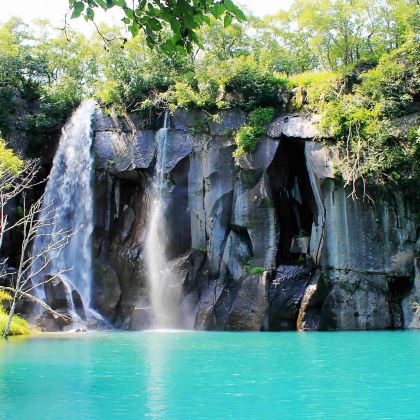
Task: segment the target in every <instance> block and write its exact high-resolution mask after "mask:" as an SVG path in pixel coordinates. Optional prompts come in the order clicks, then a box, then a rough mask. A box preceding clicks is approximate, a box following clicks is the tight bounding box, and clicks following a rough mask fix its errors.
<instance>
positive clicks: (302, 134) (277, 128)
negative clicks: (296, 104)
mask: <svg viewBox="0 0 420 420" xmlns="http://www.w3.org/2000/svg"><path fill="white" fill-rule="evenodd" d="M318 121H319V117H318V116H316V115H300V114H298V115H295V114H285V115H281V116H279V117H277V118H276V119H275V120H274V121H272V122H271V123H270V124H269V126H268V129H267V134H268V135H269V136H270V137H273V138H279V137H281V136H282V135H283V136H286V137H293V138H300V139H314V138H315V137H317V136H318V135H319V132H318V130H317V128H316V123H317V122H318Z"/></svg>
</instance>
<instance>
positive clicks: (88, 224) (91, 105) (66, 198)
mask: <svg viewBox="0 0 420 420" xmlns="http://www.w3.org/2000/svg"><path fill="white" fill-rule="evenodd" d="M95 105H96V104H95V101H93V100H87V101H85V102H83V103H82V104H81V105H80V107H79V108H78V109H77V110H76V111H75V112H74V114H73V115H72V116H71V118H70V119H69V121H68V122H67V123H66V125H65V126H64V128H63V130H62V134H61V138H60V142H59V146H58V150H57V152H56V155H55V157H54V161H53V167H52V170H51V174H50V176H49V179H48V183H47V186H46V189H45V195H44V201H43V208H42V213H41V217H44V218H46V217H52V219H53V220H52V221H51V223H49V225H48V226H46V227H44V228H43V229H44V230H43V232H41V233H48V234H51V233H53V234H54V233H56V232H58V234H59V232H60V231H63V230H64V231H70V232H73V233H74V234H72V236H71V237H70V238H69V243H68V244H67V245H66V246H65V247H64V248H62V249H61V250H60V252H57V250H53V251H51V252H48V255H47V259H51V262H50V263H49V264H48V266H47V267H46V268H45V269H44V270H42V271H41V272H40V273H39V274H38V275H37V278H35V283H37V284H39V286H37V288H36V292H37V294H38V297H39V298H41V299H45V290H44V285H43V284H42V283H43V281H44V280H45V278H46V276H47V275H50V276H51V275H52V276H54V275H57V273H60V272H63V271H64V273H62V274H59V278H60V280H61V281H62V282H63V286H64V289H65V294H66V298H67V309H68V312H69V314H70V315H71V316H72V318H73V320H74V321H78V320H80V317H79V315H78V314H77V313H76V310H75V305H76V302H74V291H77V292H78V294H79V295H80V298H81V300H82V304H83V311H84V314H85V316H86V318H88V319H89V318H97V317H98V314H96V312H95V311H93V310H92V308H91V307H90V298H91V284H92V260H91V258H92V257H91V252H92V230H93V189H92V180H91V174H92V167H93V156H92V152H91V146H92V128H91V125H92V123H91V122H92V116H93V113H94V111H95ZM52 210H53V211H52ZM51 211H52V212H51ZM49 238H50V236H48V237H47V236H42V235H41V236H38V237H37V239H36V240H35V242H34V245H33V254H34V255H36V253H37V252H39V250H42V249H46V247H47V246H48V242H49V240H50V239H49ZM39 264H41V262H40V263H39ZM39 268H40V266H34V267H33V268H32V270H33V272H36V271H38V270H39Z"/></svg>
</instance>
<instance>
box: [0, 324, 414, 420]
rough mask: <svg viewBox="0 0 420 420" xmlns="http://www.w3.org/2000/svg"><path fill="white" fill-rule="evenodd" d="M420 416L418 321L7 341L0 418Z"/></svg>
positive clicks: (0, 345)
mask: <svg viewBox="0 0 420 420" xmlns="http://www.w3.org/2000/svg"><path fill="white" fill-rule="evenodd" d="M146 416H147V417H155V418H164V419H225V418H234V419H284V418H308V419H309V418H311V419H332V418H357V419H414V418H419V416H420V333H419V332H343V333H305V334H300V333H193V332H186V333H160V332H144V333H122V332H121V333H95V334H80V335H76V334H75V335H68V336H65V335H57V336H48V337H36V338H29V339H22V338H20V339H10V340H9V341H8V342H3V341H1V342H0V418H8V419H9V418H10V419H81V418H90V419H113V418H125V419H139V418H143V417H146Z"/></svg>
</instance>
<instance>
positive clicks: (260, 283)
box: [225, 274, 268, 331]
mask: <svg viewBox="0 0 420 420" xmlns="http://www.w3.org/2000/svg"><path fill="white" fill-rule="evenodd" d="M267 306H268V299H267V278H266V274H263V275H258V274H255V275H248V276H246V277H245V278H244V280H243V282H242V284H241V286H240V288H239V291H238V292H237V295H236V298H235V300H234V301H233V304H232V308H231V310H230V312H229V317H228V320H227V324H226V327H225V328H226V329H227V330H247V331H260V330H261V329H262V328H263V323H264V318H265V313H266V311H267Z"/></svg>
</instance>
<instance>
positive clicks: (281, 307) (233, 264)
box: [94, 110, 420, 330]
mask: <svg viewBox="0 0 420 420" xmlns="http://www.w3.org/2000/svg"><path fill="white" fill-rule="evenodd" d="M97 118H98V120H97V121H96V122H95V153H96V157H97V160H96V175H95V185H96V200H95V205H96V214H95V217H96V227H95V233H94V237H95V250H94V253H95V258H96V260H97V263H98V268H97V270H96V277H97V278H96V280H95V292H94V302H95V307H97V308H98V310H99V311H100V312H102V313H104V314H105V315H106V316H107V318H108V319H110V320H111V321H112V322H113V323H114V325H116V326H117V327H119V328H132V329H142V328H147V327H148V325H149V324H150V302H149V297H148V296H149V291H148V284H147V279H146V275H145V268H144V241H145V235H146V228H147V209H148V202H149V200H150V199H151V197H150V195H149V194H150V191H149V186H150V180H151V177H152V174H153V169H154V164H155V161H156V141H158V140H157V139H158V137H157V136H156V130H151V129H145V128H143V126H142V125H141V124H140V123H139V122H138V121H137V122H136V117H132V118H131V119H130V120H131V122H133V124H132V125H130V124H129V123H127V121H125V120H121V119H118V118H117V119H115V118H114V119H112V118H111V117H104V116H99V117H97ZM317 118H318V117H317V116H305V115H297V114H288V115H280V116H279V117H278V118H277V119H275V120H274V121H273V122H272V123H271V124H270V125H269V127H268V132H267V137H265V138H263V139H261V140H260V142H259V145H258V148H257V150H256V152H255V153H253V154H250V155H245V156H243V157H241V158H239V159H234V158H233V157H232V153H233V151H234V150H235V147H236V146H235V144H234V140H233V131H234V130H236V129H237V128H238V127H240V126H241V125H242V124H243V123H244V122H245V120H246V113H244V112H243V111H238V110H226V111H222V112H221V113H220V120H215V119H211V118H209V116H208V115H206V114H205V113H203V112H201V111H188V112H184V111H181V110H177V111H176V112H175V113H174V115H173V116H172V121H171V127H170V133H169V137H168V138H169V139H170V142H169V145H168V150H167V160H166V166H165V171H166V173H167V175H168V180H169V182H170V188H168V191H169V193H168V194H169V195H168V197H167V209H166V218H165V223H166V224H167V226H166V230H165V231H166V232H168V238H169V243H170V250H169V254H168V257H169V260H170V265H171V267H174V269H175V267H176V270H178V271H179V272H180V273H181V275H180V276H181V277H182V282H181V284H179V285H178V286H177V287H180V288H181V290H182V294H181V296H180V302H179V305H181V306H182V307H183V308H184V309H185V313H187V312H188V318H189V320H188V322H189V325H193V326H194V327H195V328H197V329H216V330H292V329H301V330H319V329H322V330H335V329H384V328H403V327H404V328H418V327H420V321H419V319H420V315H419V313H420V312H419V309H418V306H416V305H417V302H418V301H419V299H420V286H419V272H420V269H419V268H418V266H419V263H418V258H419V252H420V249H419V248H420V241H419V233H418V232H419V225H418V221H417V219H416V216H415V214H414V211H413V210H412V208H413V207H412V206H411V204H410V203H411V202H412V201H410V200H409V199H407V196H406V195H404V194H403V192H401V191H396V190H395V189H392V188H386V187H384V188H380V187H378V188H375V189H373V190H372V191H370V192H369V194H370V197H371V198H372V200H364V199H362V198H360V199H357V200H353V199H352V198H351V197H349V194H350V192H351V191H349V190H348V188H344V187H343V186H341V185H340V184H339V183H338V182H337V180H335V179H334V175H333V170H332V168H333V164H332V160H331V157H330V156H329V152H328V149H327V148H325V147H324V146H323V144H322V143H320V142H317V141H316V139H315V138H316V136H317V135H318V133H317V129H316V122H317ZM415 261H417V263H415ZM416 264H417V265H416ZM184 309H183V310H184Z"/></svg>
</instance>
